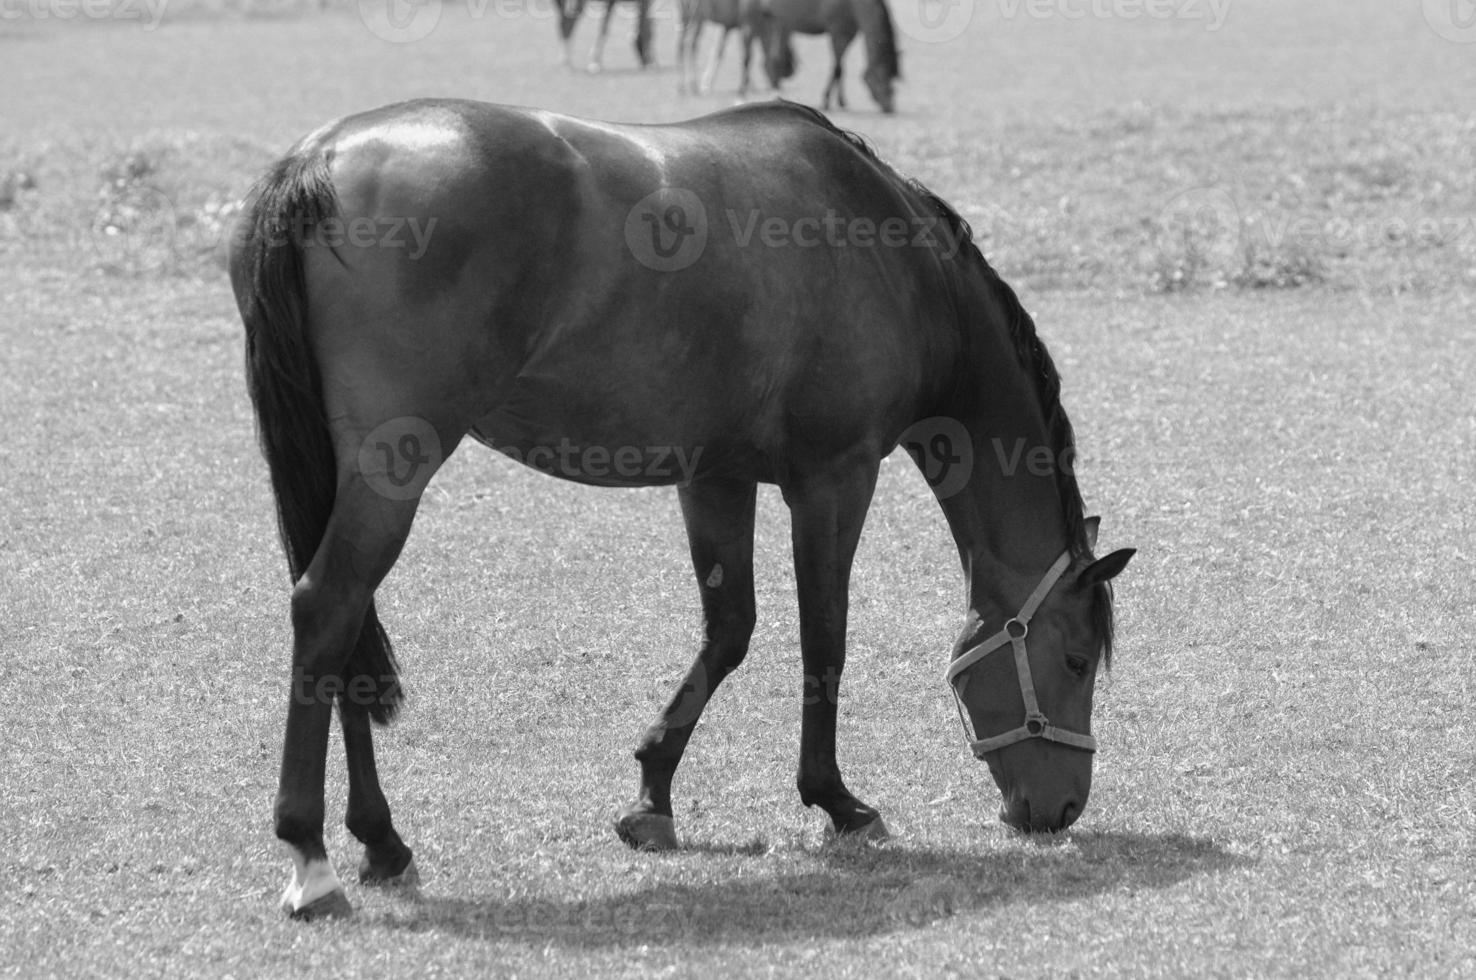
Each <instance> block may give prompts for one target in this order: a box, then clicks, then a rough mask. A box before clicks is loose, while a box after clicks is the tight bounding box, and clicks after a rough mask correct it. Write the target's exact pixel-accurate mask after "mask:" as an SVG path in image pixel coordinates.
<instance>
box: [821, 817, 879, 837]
mask: <svg viewBox="0 0 1476 980" xmlns="http://www.w3.org/2000/svg"><path fill="white" fill-rule="evenodd" d="M828 829H829V831H830V832H829V833H828V834H827V835H826V836H827V837H830V838H832V839H834V840H843V841H854V842H856V843H858V844H880V843H882V842H883V841H888V840H891V839H892V832H891V831H890V830H888V829H887V825H886V824H885V823H884V822H883V821H882V818H881V814H877V815H876V817H875V818H873V819H872V820H871V821H870V822H868V823H864V824H862V825H861V826H859V827H857V828H855V829H854V830H836V829H834V828H828Z"/></svg>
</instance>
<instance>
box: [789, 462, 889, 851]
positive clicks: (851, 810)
mask: <svg viewBox="0 0 1476 980" xmlns="http://www.w3.org/2000/svg"><path fill="white" fill-rule="evenodd" d="M877 470H878V464H877V461H876V460H874V459H870V460H865V461H860V462H855V463H852V464H851V465H849V466H844V467H840V468H838V469H836V470H832V471H829V472H824V473H816V474H813V475H811V476H809V477H808V478H802V479H801V480H800V481H798V482H794V483H788V484H786V485H784V486H783V487H782V488H781V489H782V490H783V492H784V500H785V502H786V503H787V504H788V505H789V510H790V515H791V533H792V535H793V538H794V570H795V581H796V584H797V585H798V587H799V618H800V649H801V652H802V654H803V657H804V665H805V678H804V709H803V712H804V713H803V715H802V719H801V727H800V761H799V779H798V786H799V793H800V801H801V802H803V803H804V804H805V806H819V807H820V808H821V809H823V810H824V811H825V812H826V813H828V814H829V815H830V819H831V822H832V824H833V825H834V827H835V831H836V833H838V834H854V835H856V836H858V837H862V838H867V839H876V840H881V839H884V838H886V837H887V836H888V831H887V826H886V824H885V823H883V822H882V819H881V814H879V813H878V812H877V811H876V810H875V809H874V808H872V807H870V806H867V805H866V804H865V803H862V802H861V801H860V800H858V799H856V797H854V796H852V795H851V793H850V791H849V790H847V789H846V786H845V783H844V782H843V781H842V780H841V774H840V765H839V764H838V763H837V762H836V758H835V723H836V717H837V715H838V713H839V707H840V680H841V673H842V671H844V670H845V665H846V613H847V610H848V608H849V603H850V595H849V591H850V581H851V562H852V559H854V558H855V556H856V545H857V543H858V542H859V541H860V540H861V526H862V524H863V523H864V522H865V519H866V509H867V507H868V506H870V503H871V495H872V492H873V491H874V490H875V488H876V476H877Z"/></svg>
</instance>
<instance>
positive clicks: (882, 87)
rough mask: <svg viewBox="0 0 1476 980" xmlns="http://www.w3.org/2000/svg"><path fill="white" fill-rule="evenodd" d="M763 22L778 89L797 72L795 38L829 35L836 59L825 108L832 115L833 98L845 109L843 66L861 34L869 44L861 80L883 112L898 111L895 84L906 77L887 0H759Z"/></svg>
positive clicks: (769, 66) (769, 65)
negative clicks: (842, 80) (791, 37)
mask: <svg viewBox="0 0 1476 980" xmlns="http://www.w3.org/2000/svg"><path fill="white" fill-rule="evenodd" d="M759 3H760V4H761V6H762V8H763V16H764V20H765V36H766V37H767V39H768V43H767V45H765V48H764V50H765V53H766V55H765V57H766V60H765V63H764V67H765V68H766V69H767V71H768V75H769V81H770V83H772V84H773V86H774V87H775V88H778V87H779V85H780V83H781V82H783V81H784V79H786V78H788V77H789V76H790V75H792V74H794V53H793V48H792V47H791V46H790V41H789V36H790V35H791V34H795V33H799V34H828V35H830V49H831V52H832V53H833V54H834V56H835V64H834V67H832V68H831V71H830V81H829V82H827V83H826V85H825V93H824V96H823V98H822V100H821V107H822V108H824V109H825V110H826V111H827V112H829V111H830V100H831V96H832V95H834V96H835V101H836V102H837V103H838V104H839V105H840V107H841V108H842V109H844V108H846V93H845V89H844V87H843V86H842V83H841V66H842V64H843V63H844V61H845V57H846V49H847V48H849V47H850V46H851V41H852V40H853V39H854V38H855V37H856V34H857V32H858V31H859V32H860V33H861V35H862V36H863V37H864V38H865V41H866V72H865V74H863V75H862V78H863V79H865V81H866V87H867V88H868V89H870V90H871V97H872V98H873V99H875V100H876V104H877V105H878V106H880V107H881V110H882V112H892V111H893V110H894V109H895V108H896V96H895V93H894V91H893V82H895V81H896V80H897V79H899V78H901V77H902V67H901V59H900V57H899V55H898V54H897V34H896V30H895V29H894V27H893V25H892V12H891V11H890V10H888V9H887V2H886V0H759Z"/></svg>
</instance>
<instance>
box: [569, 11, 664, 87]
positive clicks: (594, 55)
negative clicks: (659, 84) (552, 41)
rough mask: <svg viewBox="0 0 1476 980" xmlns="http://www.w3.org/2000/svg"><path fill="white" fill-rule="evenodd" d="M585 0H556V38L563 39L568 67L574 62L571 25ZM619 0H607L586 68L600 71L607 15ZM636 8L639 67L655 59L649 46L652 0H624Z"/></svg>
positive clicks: (575, 22) (577, 20)
mask: <svg viewBox="0 0 1476 980" xmlns="http://www.w3.org/2000/svg"><path fill="white" fill-rule="evenodd" d="M587 2H588V0H559V40H560V41H562V42H563V45H564V49H563V56H562V59H561V60H562V62H563V64H564V66H565V67H566V68H567V67H569V66H571V65H572V64H573V63H574V36H573V35H574V28H575V26H576V25H577V24H578V23H579V18H580V17H581V16H582V15H583V14H584V5H585V4H586V3H587ZM617 2H621V0H606V2H605V16H604V17H602V18H600V32H599V34H597V35H595V39H594V45H593V46H592V47H591V48H590V49H589V65H588V67H589V70H590V71H599V70H601V69H602V68H603V67H604V61H605V37H606V36H607V35H608V34H609V33H610V18H611V17H612V16H613V15H614V13H615V4H616V3H617ZM624 2H626V3H632V4H634V5H635V8H636V33H635V51H636V57H637V58H639V59H640V62H641V67H642V68H649V67H650V66H651V63H652V62H653V61H654V60H655V53H654V52H653V51H652V49H651V0H624Z"/></svg>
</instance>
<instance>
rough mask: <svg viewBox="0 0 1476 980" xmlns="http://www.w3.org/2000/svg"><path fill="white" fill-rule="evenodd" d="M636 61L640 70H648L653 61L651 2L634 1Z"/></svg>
mask: <svg viewBox="0 0 1476 980" xmlns="http://www.w3.org/2000/svg"><path fill="white" fill-rule="evenodd" d="M635 52H636V59H637V60H638V61H639V62H640V65H641V67H642V68H650V67H651V62H652V61H653V60H654V58H653V55H652V51H651V0H636V30H635Z"/></svg>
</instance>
